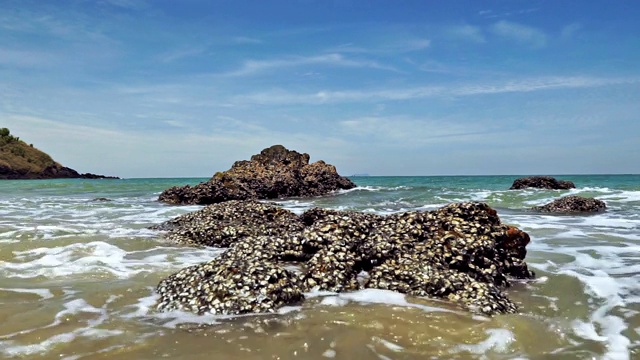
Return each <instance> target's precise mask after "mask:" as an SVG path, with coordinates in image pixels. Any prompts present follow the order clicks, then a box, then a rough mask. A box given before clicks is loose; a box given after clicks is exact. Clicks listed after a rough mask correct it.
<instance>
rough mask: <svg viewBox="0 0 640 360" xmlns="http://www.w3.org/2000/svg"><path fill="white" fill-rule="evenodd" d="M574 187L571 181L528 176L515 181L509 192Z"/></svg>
mask: <svg viewBox="0 0 640 360" xmlns="http://www.w3.org/2000/svg"><path fill="white" fill-rule="evenodd" d="M575 187H576V185H575V184H574V183H573V182H571V181H566V180H557V179H555V178H553V177H551V176H530V177H524V178H519V179H516V180H515V181H514V182H513V185H511V187H510V188H509V190H517V189H526V188H538V189H551V190H566V189H575Z"/></svg>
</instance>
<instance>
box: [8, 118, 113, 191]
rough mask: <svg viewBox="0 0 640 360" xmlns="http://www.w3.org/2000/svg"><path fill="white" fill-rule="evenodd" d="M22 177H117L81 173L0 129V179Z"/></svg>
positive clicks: (21, 178) (18, 178)
mask: <svg viewBox="0 0 640 360" xmlns="http://www.w3.org/2000/svg"><path fill="white" fill-rule="evenodd" d="M23 179H117V177H112V176H104V175H96V174H90V173H86V174H81V173H78V172H77V171H75V170H73V169H71V168H68V167H65V166H62V165H60V164H58V163H57V162H55V161H54V160H53V159H52V158H51V156H49V155H48V154H46V153H44V152H42V151H40V150H38V149H36V148H35V147H33V144H30V145H27V143H25V142H24V141H22V140H20V138H17V137H14V136H12V135H10V131H9V129H7V128H2V129H0V180H23Z"/></svg>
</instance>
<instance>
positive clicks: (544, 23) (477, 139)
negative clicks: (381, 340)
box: [0, 0, 640, 177]
mask: <svg viewBox="0 0 640 360" xmlns="http://www.w3.org/2000/svg"><path fill="white" fill-rule="evenodd" d="M638 19H640V2H637V1H580V2H574V1H517V0H513V1H424V0H416V1H381V0H369V1H355V0H351V1H348V0H344V1H339V0H335V1H329V0H322V1H321V0H318V1H313V0H300V1H295V0H287V1H281V0H270V1H241V0H236V1H227V0H224V1H223V0H219V1H198V0H182V1H168V0H167V1H151V0H148V1H144V0H102V1H98V0H95V1H94V0H91V1H81V0H69V1H62V0H60V1H29V0H18V1H11V0H0V127H9V128H10V129H11V130H12V132H13V133H14V134H15V135H17V136H20V137H21V138H22V139H24V140H26V141H27V142H32V143H34V144H35V145H36V146H37V147H39V148H40V149H42V150H45V151H46V152H48V153H50V154H51V155H52V156H53V157H54V158H55V159H56V160H58V161H59V162H60V163H62V164H63V165H66V166H69V167H72V168H75V169H77V170H78V171H81V172H94V173H104V174H110V175H118V176H122V177H173V176H175V177H182V176H184V177H192V176H198V177H200V176H202V177H208V176H211V175H212V174H213V173H214V172H216V171H220V170H226V169H228V168H229V167H230V166H231V164H232V163H233V162H234V161H235V160H240V159H248V158H249V157H250V156H251V155H252V154H254V153H257V152H259V151H260V150H261V149H263V148H265V147H267V146H270V145H273V144H283V145H285V146H287V147H288V148H290V149H295V150H298V151H300V152H307V153H309V154H310V155H311V159H312V161H315V160H320V159H323V160H325V161H327V162H329V163H332V164H334V165H336V166H337V168H338V171H339V172H341V173H342V174H345V175H349V174H352V173H369V174H372V175H462V174H470V175H474V174H572V173H640V161H639V160H640V121H639V120H640V21H638Z"/></svg>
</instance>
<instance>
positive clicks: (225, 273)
mask: <svg viewBox="0 0 640 360" xmlns="http://www.w3.org/2000/svg"><path fill="white" fill-rule="evenodd" d="M156 229H164V230H168V232H167V235H166V236H167V238H168V239H170V240H172V241H176V242H179V243H186V244H191V245H205V246H219V247H229V249H228V250H227V251H226V252H225V253H224V254H223V255H221V257H220V258H217V259H214V260H212V261H210V262H207V263H204V264H199V265H195V266H191V267H188V268H186V269H183V270H181V271H180V272H178V273H176V274H174V275H171V276H170V277H169V278H167V279H165V280H163V281H162V282H161V283H160V284H159V285H158V288H157V291H158V293H159V294H160V300H159V303H158V308H159V309H161V310H165V309H183V310H189V311H194V312H196V313H205V312H209V313H214V314H241V313H246V312H273V311H275V310H276V309H277V307H279V306H282V305H286V304H292V303H295V302H299V301H301V300H302V299H303V298H304V296H303V295H302V294H303V293H304V292H308V291H311V290H327V291H336V292H341V291H350V290H358V289H365V288H377V289H389V290H394V291H399V292H402V293H405V294H410V295H414V296H429V297H435V298H442V299H448V300H451V301H454V302H457V303H459V304H461V305H463V306H465V307H467V308H470V309H473V310H475V311H480V312H483V313H487V314H495V313H508V312H514V311H516V309H517V307H516V305H515V304H514V303H513V302H511V301H510V300H509V299H508V298H507V297H506V296H505V295H504V294H503V293H502V289H504V288H506V287H508V286H510V282H509V278H513V277H515V278H531V277H533V276H534V274H533V272H531V271H530V270H529V269H528V268H527V265H526V263H525V262H524V258H525V256H526V245H527V244H528V243H529V241H530V239H529V236H528V235H527V234H526V233H525V232H522V231H520V230H518V229H517V228H515V227H511V226H507V225H504V224H501V222H500V219H499V217H498V216H497V214H496V212H495V210H493V209H491V208H490V207H489V206H488V205H486V204H483V203H457V204H450V205H448V206H445V207H443V208H441V209H438V210H436V211H429V212H416V211H412V212H405V213H401V214H394V215H389V216H381V215H375V214H365V213H358V212H346V211H336V210H327V209H318V208H315V209H311V210H308V211H306V212H305V213H303V214H302V215H300V216H297V215H295V214H293V213H291V212H289V211H287V210H284V209H282V208H279V207H277V206H275V205H272V204H265V203H259V202H256V201H232V202H226V203H221V204H215V205H210V206H208V207H206V208H204V209H201V210H199V211H196V212H194V213H190V214H186V215H183V216H180V217H177V218H175V219H173V220H170V221H168V222H165V223H163V224H161V225H159V226H157V227H156ZM292 266H293V267H292ZM292 269H298V270H296V271H293V270H292ZM363 273H364V274H366V275H368V276H361V275H362V274H363ZM268 279H271V280H268ZM265 281H266V282H265ZM203 289H206V290H203Z"/></svg>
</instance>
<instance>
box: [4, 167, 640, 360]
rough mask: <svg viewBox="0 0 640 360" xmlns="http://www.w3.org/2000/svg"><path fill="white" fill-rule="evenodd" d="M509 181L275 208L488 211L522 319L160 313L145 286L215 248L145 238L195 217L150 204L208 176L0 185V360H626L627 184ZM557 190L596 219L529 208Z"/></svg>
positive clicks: (383, 311) (639, 220) (632, 241)
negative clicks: (514, 263)
mask: <svg viewBox="0 0 640 360" xmlns="http://www.w3.org/2000/svg"><path fill="white" fill-rule="evenodd" d="M515 178H517V176H442V177H354V178H352V179H353V180H354V182H355V183H356V184H357V185H358V187H357V188H356V189H352V190H349V191H341V192H337V193H334V194H330V195H328V196H324V197H316V198H311V199H279V200H277V201H275V202H276V203H278V204H280V205H281V206H283V207H285V208H287V209H290V210H292V211H294V212H298V213H300V212H302V211H304V210H306V209H309V208H311V207H315V206H319V207H327V208H335V209H343V210H357V211H366V212H374V213H378V214H389V213H394V212H398V211H407V210H422V211H424V210H432V209H436V208H438V207H439V206H442V205H445V204H447V203H450V202H457V201H481V202H486V203H488V204H489V205H491V206H492V207H494V208H495V209H497V210H498V214H499V215H500V218H501V219H502V221H503V222H505V223H508V224H512V225H515V226H518V227H520V228H521V229H523V230H524V231H526V232H528V233H529V234H530V235H531V238H532V242H531V244H530V245H529V246H528V255H527V262H528V264H529V265H530V267H532V268H533V269H534V270H535V271H536V273H537V278H536V280H534V281H531V282H526V283H516V285H515V286H514V287H513V288H511V289H510V290H509V296H510V297H511V298H513V299H514V300H515V301H516V302H517V303H518V304H519V305H520V307H521V313H519V314H517V315H504V316H497V317H493V318H484V317H481V316H477V315H474V314H470V313H468V312H466V311H462V310H461V309H457V308H455V306H452V305H451V304H447V303H442V302H438V301H434V300H430V299H419V298H410V297H405V296H403V295H401V294H395V293H388V292H382V291H379V292H376V291H373V292H371V291H370V292H356V293H353V294H343V295H338V294H325V295H323V296H319V297H317V298H312V299H310V300H308V301H307V302H306V303H305V304H304V305H302V306H301V307H299V308H293V309H287V311H284V312H283V313H282V314H276V315H270V316H267V317H265V316H258V317H244V318H240V319H233V318H232V319H222V318H215V317H195V316H191V315H189V314H184V313H179V312H177V313H168V314H158V313H156V312H155V311H154V310H153V302H154V299H155V297H154V292H153V287H154V286H155V285H156V284H157V283H158V281H159V280H160V279H162V278H163V277H165V276H167V275H169V274H171V273H173V272H175V271H178V270H179V269H181V268H183V267H185V266H188V265H191V264H196V263H198V262H202V261H207V260H209V259H211V258H212V257H214V256H217V255H218V254H219V253H220V250H219V249H199V248H185V247H180V246H176V245H173V244H170V243H167V242H165V241H164V240H163V239H162V237H161V236H160V234H159V233H157V232H154V231H151V230H148V229H147V227H149V226H151V225H153V224H157V223H159V222H162V221H165V220H168V219H170V218H172V217H174V216H177V215H180V214H184V213H186V212H189V211H193V210H196V209H199V208H200V207H199V206H186V207H175V206H168V205H164V204H161V203H158V202H157V201H156V199H157V196H158V195H159V194H160V192H161V191H162V190H164V189H166V188H168V187H170V186H174V185H184V184H197V183H198V182H200V181H204V180H206V179H183V178H175V179H123V180H78V179H75V180H29V181H2V182H0V323H1V324H2V326H1V327H0V357H5V358H33V359H36V358H38V359H39V358H58V359H61V358H62V359H80V358H86V359H94V358H97V359H99V358H109V359H114V358H116V359H118V358H123V359H124V358H127V359H131V358H156V357H169V358H188V359H209V358H220V359H225V358H243V359H263V358H269V359H270V358H281V359H288V358H305V359H316V358H317V359H326V358H339V359H352V358H362V359H368V358H371V359H381V358H382V359H385V358H391V359H422V358H460V359H494V358H495V359H512V358H521V359H546V358H554V359H555V358H560V359H584V358H596V359H598V358H602V359H633V358H638V357H640V354H639V352H640V349H639V346H640V315H639V314H640V176H639V175H564V176H557V178H559V179H564V180H570V181H573V182H575V183H576V186H577V189H573V190H564V191H553V190H518V191H509V190H507V189H508V188H509V187H510V186H511V183H512V182H513V180H514V179H515ZM568 194H577V195H582V196H590V197H596V198H599V199H602V200H604V201H605V202H606V203H607V206H608V210H607V212H605V213H601V214H596V215H590V216H573V215H562V216H558V215H549V214H539V213H535V212H532V211H531V210H529V209H530V208H531V207H532V206H536V205H542V204H544V203H547V202H549V201H551V200H553V199H555V198H557V197H560V196H564V195H568ZM102 198H104V199H106V201H105V200H104V199H102ZM98 199H100V200H98Z"/></svg>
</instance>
